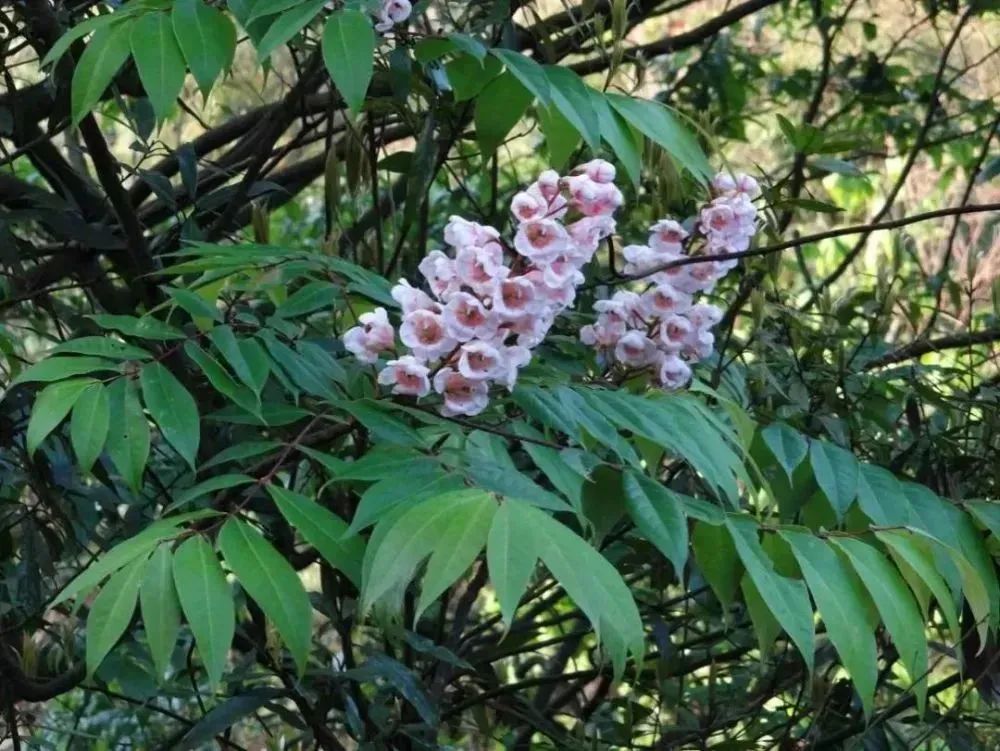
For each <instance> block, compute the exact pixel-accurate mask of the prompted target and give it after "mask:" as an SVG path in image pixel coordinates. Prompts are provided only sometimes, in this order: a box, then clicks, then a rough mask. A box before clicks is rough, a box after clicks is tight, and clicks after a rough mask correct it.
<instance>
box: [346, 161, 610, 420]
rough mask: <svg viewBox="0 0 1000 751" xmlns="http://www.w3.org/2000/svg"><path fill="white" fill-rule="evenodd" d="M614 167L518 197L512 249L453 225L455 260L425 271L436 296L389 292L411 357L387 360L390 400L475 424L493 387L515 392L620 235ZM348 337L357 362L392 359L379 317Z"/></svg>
mask: <svg viewBox="0 0 1000 751" xmlns="http://www.w3.org/2000/svg"><path fill="white" fill-rule="evenodd" d="M614 179H615V168H614V166H613V165H612V164H610V163H609V162H606V161H604V160H602V159H595V160H593V161H591V162H588V163H587V164H584V165H582V166H580V167H578V168H577V169H575V170H573V171H572V172H571V173H570V174H569V175H567V176H565V177H560V176H559V175H558V174H557V173H556V172H554V171H552V170H548V171H546V172H543V173H542V174H541V175H539V177H538V179H537V180H536V181H535V182H533V183H532V184H531V185H530V186H528V188H527V189H526V190H524V191H522V192H520V193H518V194H517V195H515V196H514V198H513V200H512V201H511V206H510V209H511V214H512V216H513V217H514V220H515V223H516V231H515V234H514V239H513V241H512V242H509V243H508V242H506V241H505V240H504V239H503V238H502V237H501V236H500V233H499V232H498V231H497V230H496V229H495V228H493V227H487V226H484V225H482V224H477V223H476V222H470V221H467V220H465V219H462V218H461V217H457V216H454V217H452V218H451V220H450V221H449V222H448V225H447V227H445V231H444V240H445V243H446V244H447V245H448V247H449V248H450V250H451V251H452V252H451V254H450V255H449V254H446V253H444V252H442V251H440V250H435V251H432V252H431V253H429V254H428V255H427V257H426V258H424V259H423V260H422V261H421V262H420V272H421V273H422V274H423V276H424V279H425V280H426V282H427V286H428V288H429V289H430V292H431V294H430V295H428V294H427V293H426V292H424V291H422V290H421V289H418V288H416V287H414V286H412V285H411V284H410V283H409V282H408V281H407V280H405V279H402V280H400V281H399V283H398V284H396V286H395V287H393V288H392V296H393V298H394V299H395V300H396V301H397V302H398V303H399V304H400V306H401V307H402V311H403V322H402V324H401V326H400V329H399V338H400V340H401V341H402V344H403V346H404V347H405V348H406V349H407V351H406V353H405V354H400V355H399V356H397V357H396V358H395V359H392V360H389V361H388V363H386V365H385V367H384V368H383V369H382V370H381V371H380V372H379V375H378V382H379V383H381V384H383V385H386V386H391V387H392V392H393V393H394V394H406V395H410V396H417V397H421V396H426V395H427V394H429V393H430V392H431V390H433V391H434V392H436V393H437V394H439V395H440V396H441V397H442V398H443V400H444V401H443V404H442V405H441V408H440V411H441V414H443V415H445V416H451V415H467V416H472V415H477V414H479V413H480V412H482V411H483V410H484V409H485V408H486V406H487V404H488V402H489V387H490V385H491V384H496V383H498V384H501V385H503V386H505V387H506V388H507V389H508V390H512V389H513V388H514V384H515V382H516V381H517V374H518V370H519V369H520V368H522V367H524V366H525V365H527V364H528V362H529V361H530V360H531V349H532V348H533V347H535V346H537V345H538V344H540V343H541V342H542V340H543V339H545V335H546V334H547V333H548V331H549V328H550V327H551V326H552V322H553V321H554V320H555V317H556V316H557V315H558V314H559V313H560V312H562V311H563V310H565V309H566V308H567V307H569V306H570V305H572V304H573V300H574V299H575V297H576V288H577V286H578V285H580V284H581V283H582V282H583V274H582V273H581V271H580V270H581V268H583V266H584V265H585V264H586V263H588V262H589V261H590V260H591V259H592V258H593V257H594V253H596V252H597V248H598V246H599V245H600V243H601V241H602V240H604V239H605V238H607V237H609V236H610V235H611V234H612V233H613V232H614V230H615V220H614V218H613V216H612V215H613V214H614V212H615V210H616V209H617V208H618V207H619V206H621V204H622V194H621V191H620V190H619V189H618V188H617V187H616V186H615V184H614ZM359 324H360V325H358V326H355V327H354V328H352V329H350V330H348V331H347V332H346V333H345V334H344V337H343V341H344V346H345V347H346V348H347V349H348V350H349V351H350V352H352V353H353V354H354V355H355V356H356V357H357V358H358V359H359V360H361V361H362V362H366V363H375V362H376V361H377V360H378V356H379V354H380V353H382V352H395V351H396V344H395V338H394V336H393V329H392V326H391V324H390V323H389V321H388V317H387V314H386V311H385V309H384V308H377V309H376V310H375V311H373V312H371V313H365V314H362V315H361V316H360V318H359Z"/></svg>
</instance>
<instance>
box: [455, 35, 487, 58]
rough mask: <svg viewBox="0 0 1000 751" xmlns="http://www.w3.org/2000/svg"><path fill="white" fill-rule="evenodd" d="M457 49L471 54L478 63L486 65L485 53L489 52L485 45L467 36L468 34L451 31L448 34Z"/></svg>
mask: <svg viewBox="0 0 1000 751" xmlns="http://www.w3.org/2000/svg"><path fill="white" fill-rule="evenodd" d="M448 39H450V40H451V41H452V42H453V43H454V45H455V47H456V48H457V49H460V50H462V51H463V52H467V53H468V54H470V55H472V57H473V58H475V59H476V60H477V61H479V63H480V64H482V65H484V66H486V65H489V62H488V61H487V59H486V54H487V53H488V52H489V50H488V49H487V47H486V45H485V44H483V43H482V42H480V41H479V40H478V39H476V38H475V37H472V36H469V35H468V34H460V33H452V34H449V35H448Z"/></svg>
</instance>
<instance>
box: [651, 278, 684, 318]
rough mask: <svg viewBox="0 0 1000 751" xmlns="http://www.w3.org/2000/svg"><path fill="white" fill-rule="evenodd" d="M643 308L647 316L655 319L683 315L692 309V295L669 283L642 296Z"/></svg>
mask: <svg viewBox="0 0 1000 751" xmlns="http://www.w3.org/2000/svg"><path fill="white" fill-rule="evenodd" d="M642 307H643V311H644V312H645V314H646V315H647V316H650V317H654V318H655V317H660V316H665V315H669V314H670V313H683V312H684V311H685V310H687V309H688V308H690V307H691V295H689V294H687V293H686V292H681V291H680V290H679V289H676V288H675V287H674V286H673V285H671V284H669V283H663V284H658V285H657V286H655V287H653V288H651V289H649V290H647V291H646V292H644V293H643V294H642Z"/></svg>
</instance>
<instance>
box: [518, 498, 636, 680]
mask: <svg viewBox="0 0 1000 751" xmlns="http://www.w3.org/2000/svg"><path fill="white" fill-rule="evenodd" d="M507 505H511V506H512V509H511V512H512V513H514V514H517V515H518V516H520V517H521V519H520V520H519V522H518V524H519V525H523V526H530V527H532V528H534V531H535V532H534V533H535V535H536V537H535V539H536V540H539V541H544V544H541V545H539V549H538V555H539V557H540V558H541V559H542V562H543V563H544V564H545V566H546V567H547V568H548V569H549V571H550V572H552V575H553V576H554V577H555V578H556V579H557V580H558V581H559V583H560V584H561V585H562V586H563V589H565V590H566V594H567V595H569V597H570V598H571V599H572V600H573V601H574V602H575V603H576V604H577V605H578V606H579V608H580V610H582V611H583V612H584V614H585V615H586V616H587V618H589V619H590V622H591V624H593V626H594V629H595V631H596V633H597V636H598V639H599V640H600V641H601V642H602V643H603V644H604V648H605V650H606V651H607V653H608V656H609V657H610V659H611V664H612V666H613V668H614V675H615V680H619V679H620V678H621V676H622V674H623V673H624V670H625V663H626V661H627V659H628V656H629V655H631V656H632V657H633V659H635V660H636V661H641V660H642V654H643V652H644V650H645V634H644V632H643V628H642V619H641V618H640V616H639V610H638V608H637V607H636V605H635V601H634V600H633V599H632V593H631V591H630V590H629V588H628V585H626V584H625V582H624V580H623V579H622V577H621V574H619V573H618V571H617V570H615V567H614V566H612V565H611V563H610V562H609V561H608V559H607V558H605V557H604V556H603V555H601V554H600V553H599V552H598V551H597V550H595V549H594V548H592V547H590V546H589V545H588V544H587V543H586V542H584V541H583V539H582V538H581V537H580V536H579V535H577V534H576V533H574V532H572V531H571V530H570V529H569V528H568V527H566V526H564V525H563V524H560V523H559V522H557V521H555V520H554V519H553V518H552V517H550V516H549V515H548V514H546V513H545V512H543V511H540V510H538V509H536V508H534V507H532V506H528V505H526V504H523V503H517V502H513V503H509V504H507Z"/></svg>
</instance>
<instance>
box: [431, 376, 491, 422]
mask: <svg viewBox="0 0 1000 751" xmlns="http://www.w3.org/2000/svg"><path fill="white" fill-rule="evenodd" d="M434 390H435V391H436V392H437V393H439V394H441V395H442V396H443V397H444V404H443V405H442V406H441V414H442V415H444V416H446V417H451V416H453V415H467V416H469V417H471V416H473V415H478V414H479V413H480V412H482V411H483V410H484V409H486V405H487V404H489V398H490V397H489V386H487V384H486V382H485V381H473V380H471V379H469V378H466V377H465V376H464V375H462V374H461V373H459V372H458V371H456V370H455V369H454V368H442V369H441V370H439V371H438V372H437V373H436V374H435V375H434Z"/></svg>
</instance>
